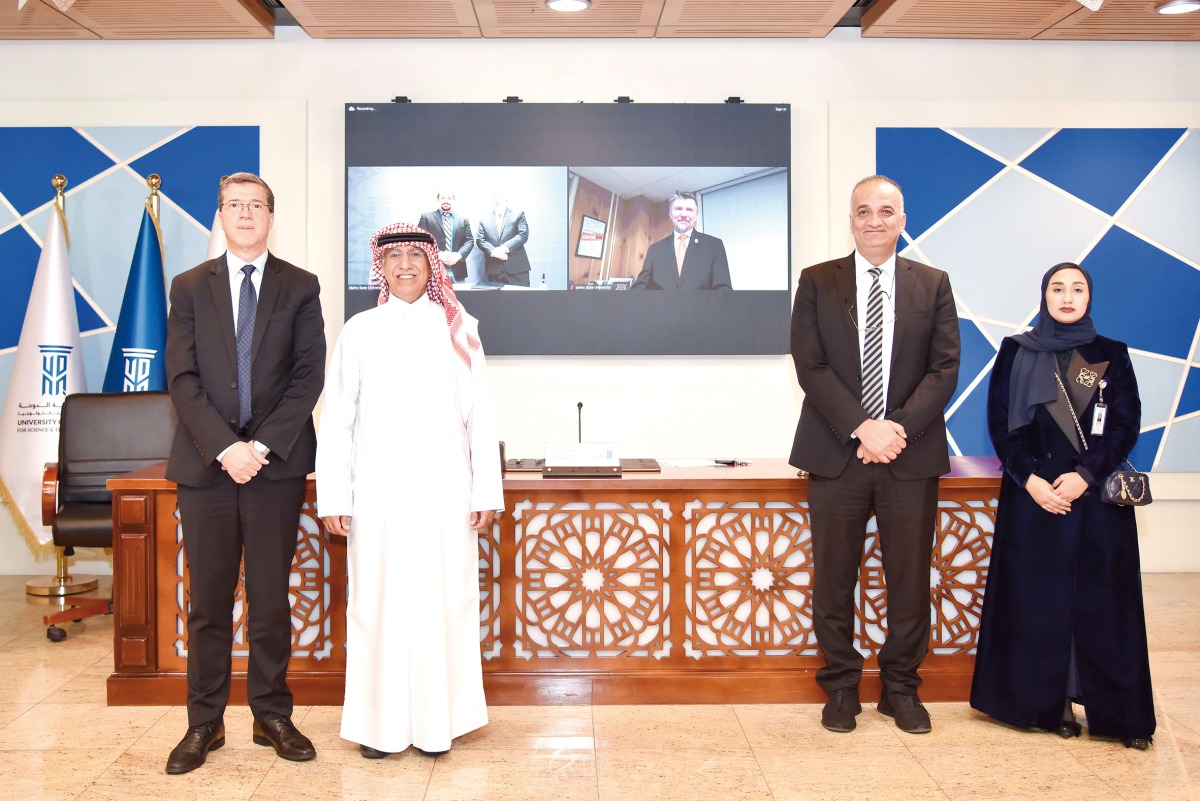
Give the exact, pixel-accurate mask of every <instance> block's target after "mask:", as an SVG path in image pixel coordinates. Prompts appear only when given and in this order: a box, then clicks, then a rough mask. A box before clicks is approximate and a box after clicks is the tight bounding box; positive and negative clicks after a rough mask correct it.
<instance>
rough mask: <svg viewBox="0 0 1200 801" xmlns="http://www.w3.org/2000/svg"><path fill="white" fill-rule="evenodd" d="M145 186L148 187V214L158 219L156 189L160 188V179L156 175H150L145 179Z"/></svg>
mask: <svg viewBox="0 0 1200 801" xmlns="http://www.w3.org/2000/svg"><path fill="white" fill-rule="evenodd" d="M146 186H148V187H150V197H149V198H148V199H147V202H148V203H149V204H150V212H151V213H152V214H153V215H154V218H155V219H158V199H159V198H158V188H159V187H160V186H162V178H161V177H159V175H158V173H154V172H152V173H150V177H149V178H147V179H146Z"/></svg>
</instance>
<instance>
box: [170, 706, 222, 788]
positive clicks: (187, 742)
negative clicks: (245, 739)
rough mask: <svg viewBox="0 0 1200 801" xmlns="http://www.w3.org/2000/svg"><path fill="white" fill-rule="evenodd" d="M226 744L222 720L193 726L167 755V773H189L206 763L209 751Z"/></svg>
mask: <svg viewBox="0 0 1200 801" xmlns="http://www.w3.org/2000/svg"><path fill="white" fill-rule="evenodd" d="M223 745H225V724H224V723H223V722H222V721H220V720H210V721H209V722H208V723H201V724H200V725H199V726H192V727H190V728H189V729H188V730H187V734H185V735H183V739H182V740H180V741H179V745H177V746H175V747H174V748H172V749H171V755H170V756H169V757H167V773H170V774H172V775H178V774H180V773H189V772H191V771H193V770H195V769H196V768H198V767H200V766H201V765H203V764H204V760H205V759H207V758H208V752H209V751H216V750H217V749H218V748H220V747H221V746H223Z"/></svg>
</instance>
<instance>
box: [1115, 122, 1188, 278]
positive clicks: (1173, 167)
mask: <svg viewBox="0 0 1200 801" xmlns="http://www.w3.org/2000/svg"><path fill="white" fill-rule="evenodd" d="M1198 180H1200V136H1196V135H1195V132H1192V134H1189V135H1188V136H1187V138H1186V139H1184V141H1183V142H1182V143H1181V144H1180V145H1179V147H1178V148H1176V149H1175V152H1174V153H1172V154H1171V155H1170V156H1169V157H1168V158H1167V160H1166V162H1164V163H1163V165H1162V167H1161V168H1160V169H1159V171H1158V172H1157V173H1155V174H1154V177H1152V178H1151V179H1150V180H1149V181H1148V182H1147V183H1146V186H1144V187H1143V188H1142V191H1140V192H1138V196H1137V197H1136V198H1134V200H1133V202H1132V203H1130V204H1129V206H1128V207H1127V208H1126V209H1125V211H1124V212H1122V213H1121V217H1120V222H1121V225H1122V226H1124V227H1125V228H1128V229H1129V230H1131V231H1136V232H1137V233H1139V234H1141V235H1142V236H1144V237H1146V238H1147V239H1149V240H1150V241H1152V242H1157V243H1158V244H1160V245H1162V246H1163V247H1165V248H1167V249H1169V250H1171V251H1173V252H1175V253H1178V254H1179V255H1180V256H1182V257H1183V258H1185V259H1188V260H1189V261H1191V262H1192V263H1193V264H1200V225H1179V223H1178V215H1177V214H1176V213H1175V209H1173V208H1172V206H1173V205H1174V204H1176V203H1178V202H1179V198H1181V197H1186V196H1188V195H1189V194H1194V193H1195V192H1196V183H1197V181H1198Z"/></svg>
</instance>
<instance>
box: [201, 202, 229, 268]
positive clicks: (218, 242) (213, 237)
mask: <svg viewBox="0 0 1200 801" xmlns="http://www.w3.org/2000/svg"><path fill="white" fill-rule="evenodd" d="M227 250H229V243H228V242H226V241H225V229H224V227H222V226H221V211H220V210H219V209H218V210H217V211H215V212H213V227H212V233H210V234H209V235H208V254H207V255H206V256H205V257H204V260H205V261H208V260H209V259H215V258H216V257H217V256H220V255H221V254H222V253H224V252H225V251H227Z"/></svg>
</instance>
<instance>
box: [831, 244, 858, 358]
mask: <svg viewBox="0 0 1200 801" xmlns="http://www.w3.org/2000/svg"><path fill="white" fill-rule="evenodd" d="M834 282H835V283H836V284H837V293H838V301H839V302H840V303H841V304H842V308H843V309H846V310H847V311H848V312H849V314H850V318H851V319H852V320H853V321H854V325H855V327H856V330H855V336H854V352H855V353H858V352H859V350H860V349H859V347H858V331H857V326H858V324H859V323H858V321H859V313H858V279H857V276H855V274H854V254H853V253H851V254H850V255H849V256H847V257H846V258H844V259H842V260H841V261H840V262H839V263H838V269H837V272H836V273H834ZM859 361H860V362H861V361H862V359H861V358H860V359H859ZM859 366H860V368H861V365H859Z"/></svg>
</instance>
